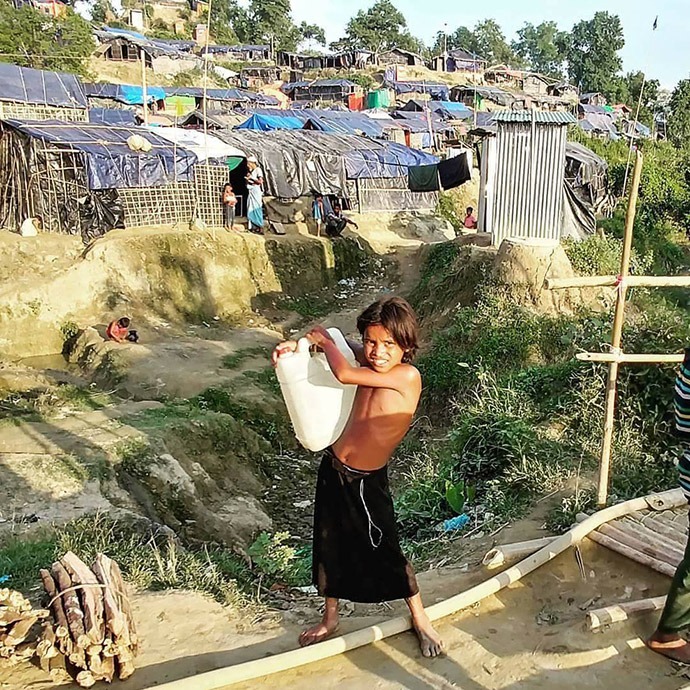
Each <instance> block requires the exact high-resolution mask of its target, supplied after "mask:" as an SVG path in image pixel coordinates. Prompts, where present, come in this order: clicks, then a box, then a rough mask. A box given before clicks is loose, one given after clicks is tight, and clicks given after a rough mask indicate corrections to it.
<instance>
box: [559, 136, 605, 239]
mask: <svg viewBox="0 0 690 690" xmlns="http://www.w3.org/2000/svg"><path fill="white" fill-rule="evenodd" d="M607 171H608V165H607V163H606V161H605V160H604V159H603V158H601V157H600V156H598V155H597V154H596V153H594V151H590V149H588V148H587V147H586V146H583V145H582V144H578V143H576V142H573V141H569V142H568V143H567V144H566V147H565V183H564V200H565V202H566V203H565V205H564V223H563V232H562V234H563V235H564V236H569V237H575V238H577V239H584V238H585V237H588V236H589V235H591V234H593V233H594V232H595V230H596V227H597V218H598V217H602V216H606V215H608V214H610V213H611V211H612V210H613V207H614V205H615V200H614V198H613V196H612V195H611V193H610V191H609V187H608V176H607Z"/></svg>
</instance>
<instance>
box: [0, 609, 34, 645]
mask: <svg viewBox="0 0 690 690" xmlns="http://www.w3.org/2000/svg"><path fill="white" fill-rule="evenodd" d="M37 621H38V616H31V618H25V619H24V620H21V621H19V622H18V623H15V624H14V625H13V626H12V627H11V628H10V631H9V633H8V635H7V638H6V639H5V646H7V647H17V646H18V645H20V644H21V643H22V642H24V640H25V639H26V638H27V636H28V635H29V632H30V631H31V628H33V627H34V625H35V624H36V622H37Z"/></svg>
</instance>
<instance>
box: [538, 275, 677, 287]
mask: <svg viewBox="0 0 690 690" xmlns="http://www.w3.org/2000/svg"><path fill="white" fill-rule="evenodd" d="M625 282H626V284H627V286H628V287H690V276H631V275H629V276H628V277H627V278H626V279H625ZM617 285H618V276H576V277H574V278H546V279H545V280H544V287H545V288H546V289H547V290H567V289H569V288H585V287H616V286H617Z"/></svg>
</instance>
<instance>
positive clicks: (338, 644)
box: [149, 489, 687, 690]
mask: <svg viewBox="0 0 690 690" xmlns="http://www.w3.org/2000/svg"><path fill="white" fill-rule="evenodd" d="M686 502H687V500H686V499H685V497H684V496H683V493H682V491H681V490H680V489H674V490H672V491H665V492H664V493H661V494H653V495H651V496H645V497H643V498H634V499H632V500H630V501H625V502H624V503H618V504H616V505H614V506H610V507H609V508H606V509H604V510H600V511H599V512H597V513H595V514H594V515H591V516H589V517H588V518H587V519H586V520H583V522H580V523H578V524H577V525H575V526H573V527H572V528H571V529H570V530H569V531H568V532H566V533H565V534H562V535H561V536H560V537H557V538H556V539H554V540H553V541H552V542H551V543H550V544H548V545H547V546H545V547H544V548H542V549H540V550H539V551H537V552H536V553H535V554H533V555H532V556H529V557H527V558H525V559H524V560H523V561H520V562H519V563H517V564H516V565H514V566H512V567H510V568H508V569H507V570H504V571H503V572H502V573H499V574H498V575H494V576H493V577H491V578H489V579H488V580H486V581H484V582H482V583H481V584H479V585H476V586H475V587H471V588H470V589H468V590H466V591H464V592H461V593H460V594H457V595H456V596H454V597H451V598H450V599H446V600H445V601H441V602H439V603H438V604H433V605H432V606H430V607H429V608H428V609H427V614H428V615H429V618H430V620H432V621H435V620H438V619H439V618H443V617H444V616H450V615H452V614H454V613H457V612H458V611H460V610H462V609H465V608H467V607H468V606H472V605H473V604H476V603H477V602H479V601H482V599H485V598H486V597H488V596H491V595H492V594H495V593H496V592H499V591H500V590H502V589H503V588H504V587H507V586H508V585H511V584H513V583H514V582H517V581H518V580H520V579H521V578H522V577H524V576H525V575H527V574H528V573H531V572H532V571H533V570H536V569H537V568H539V567H540V566H542V565H544V564H545V563H548V562H549V561H551V560H552V559H554V558H555V557H556V556H558V555H559V554H561V553H563V551H565V550H566V549H567V548H569V547H570V546H574V545H576V544H579V543H580V541H582V539H584V538H585V537H586V536H589V535H590V534H591V533H592V531H593V530H596V529H597V527H599V526H601V525H602V524H604V523H605V522H609V521H611V520H615V519H617V518H620V517H622V516H624V515H627V514H628V513H630V512H632V511H635V510H647V509H649V508H652V509H653V510H665V509H668V508H677V507H680V506H682V505H684V504H685V503H686ZM595 534H596V533H595ZM662 565H665V566H667V567H669V568H670V566H668V564H666V563H664V564H662ZM410 627H411V621H410V618H409V616H398V617H397V618H391V619H389V620H387V621H384V622H383V623H380V624H378V625H371V626H369V627H366V628H362V629H361V630H356V631H354V632H351V633H347V634H346V635H341V636H339V637H334V638H332V639H330V640H325V641H323V642H320V643H319V644H315V645H312V646H309V647H302V648H301V649H295V650H292V651H289V652H283V653H281V654H275V655H274V656H271V657H268V658H261V659H254V660H252V661H245V662H243V663H239V664H235V665H234V666H227V667H225V668H219V669H216V670H214V671H207V672H206V673H200V674H198V675H195V676H191V677H189V678H180V679H179V680H173V681H169V682H167V683H163V684H162V685H156V686H150V687H149V690H154V688H155V690H217V689H219V688H225V687H227V686H230V685H233V684H235V683H240V682H243V681H249V680H255V679H256V678H260V677H262V676H268V675H272V674H275V673H280V672H281V671H287V670H289V669H293V668H297V667H299V666H304V665H305V664H310V663H312V662H314V661H322V660H323V659H328V658H330V657H334V656H336V655H338V654H342V653H343V652H347V651H350V650H352V649H357V648H358V647H363V646H364V645H367V644H371V643H372V642H377V641H379V640H382V639H384V638H386V637H390V636H392V635H397V634H399V633H402V632H405V631H406V630H409V629H410Z"/></svg>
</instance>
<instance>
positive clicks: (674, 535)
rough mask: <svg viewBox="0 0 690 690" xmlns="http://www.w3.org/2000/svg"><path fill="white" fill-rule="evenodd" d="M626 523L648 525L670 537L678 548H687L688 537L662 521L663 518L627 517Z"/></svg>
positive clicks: (649, 527) (647, 526) (658, 532)
mask: <svg viewBox="0 0 690 690" xmlns="http://www.w3.org/2000/svg"><path fill="white" fill-rule="evenodd" d="M623 522H624V523H627V524H631V525H635V524H638V523H639V524H642V525H643V526H644V527H646V528H647V529H649V530H652V532H656V533H657V534H662V535H664V536H665V537H666V538H667V539H670V540H671V541H672V542H673V543H674V544H675V546H676V548H679V547H680V548H682V549H685V545H686V543H687V541H688V540H687V537H685V536H684V535H682V534H681V533H680V532H678V531H676V530H675V529H673V528H672V527H669V526H668V525H667V524H666V523H665V522H662V521H661V520H655V519H654V518H652V517H649V518H647V519H646V520H644V521H642V520H638V521H633V520H629V519H628V518H625V519H624V520H623Z"/></svg>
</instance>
